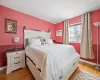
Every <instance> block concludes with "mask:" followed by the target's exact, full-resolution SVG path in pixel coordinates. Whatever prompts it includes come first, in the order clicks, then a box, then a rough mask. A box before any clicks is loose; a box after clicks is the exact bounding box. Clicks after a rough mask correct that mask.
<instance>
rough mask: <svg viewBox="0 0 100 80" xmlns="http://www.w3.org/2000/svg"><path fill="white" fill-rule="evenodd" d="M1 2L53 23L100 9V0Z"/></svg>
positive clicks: (0, 1) (1, 0) (17, 0)
mask: <svg viewBox="0 0 100 80" xmlns="http://www.w3.org/2000/svg"><path fill="white" fill-rule="evenodd" d="M0 4H1V5H4V6H7V7H9V8H12V9H15V10H17V11H20V12H23V13H26V14H29V15H32V16H35V17H38V18H40V19H43V20H46V21H49V22H51V23H58V22H61V21H63V20H65V19H69V18H72V17H75V16H78V15H81V14H83V13H85V12H88V11H92V10H95V9H100V0H0Z"/></svg>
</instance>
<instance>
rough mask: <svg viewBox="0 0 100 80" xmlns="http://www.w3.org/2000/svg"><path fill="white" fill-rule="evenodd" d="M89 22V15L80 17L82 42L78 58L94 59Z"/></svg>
mask: <svg viewBox="0 0 100 80" xmlns="http://www.w3.org/2000/svg"><path fill="white" fill-rule="evenodd" d="M90 20H91V19H90V13H86V14H83V15H82V40H81V49H80V56H81V57H82V58H87V59H93V58H94V55H93V50H92V30H91V21H90Z"/></svg>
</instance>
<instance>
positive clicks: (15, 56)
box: [6, 49, 25, 74]
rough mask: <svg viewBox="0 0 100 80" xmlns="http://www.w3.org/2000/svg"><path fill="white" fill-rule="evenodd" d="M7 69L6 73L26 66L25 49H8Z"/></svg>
mask: <svg viewBox="0 0 100 80" xmlns="http://www.w3.org/2000/svg"><path fill="white" fill-rule="evenodd" d="M6 55H7V71H6V74H9V73H11V72H12V71H14V70H17V69H19V68H24V67H25V51H24V49H18V50H7V52H6Z"/></svg>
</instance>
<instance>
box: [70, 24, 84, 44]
mask: <svg viewBox="0 0 100 80" xmlns="http://www.w3.org/2000/svg"><path fill="white" fill-rule="evenodd" d="M81 34H82V24H81V23H80V24H75V25H70V26H69V42H81V36H82V35H81Z"/></svg>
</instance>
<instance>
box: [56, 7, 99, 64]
mask: <svg viewBox="0 0 100 80" xmlns="http://www.w3.org/2000/svg"><path fill="white" fill-rule="evenodd" d="M97 21H100V9H98V10H95V11H92V12H91V25H92V39H93V41H92V44H93V52H94V55H95V59H92V60H90V59H85V60H88V61H91V62H96V27H95V26H94V25H93V23H94V22H97ZM78 22H81V16H78V17H74V18H71V19H70V20H69V24H74V23H78ZM63 26H64V22H60V23H57V24H56V30H60V29H62V30H63ZM55 39H56V42H57V43H62V41H63V36H62V37H57V36H56V38H55ZM70 44H71V45H73V46H74V47H75V49H76V51H77V52H78V53H80V43H70ZM82 59H83V58H82ZM99 63H100V27H99Z"/></svg>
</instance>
